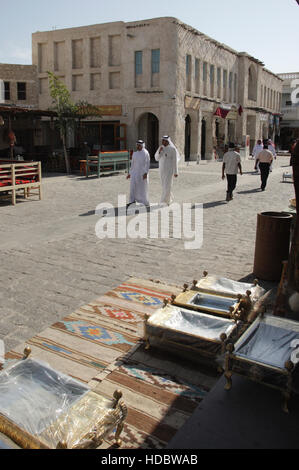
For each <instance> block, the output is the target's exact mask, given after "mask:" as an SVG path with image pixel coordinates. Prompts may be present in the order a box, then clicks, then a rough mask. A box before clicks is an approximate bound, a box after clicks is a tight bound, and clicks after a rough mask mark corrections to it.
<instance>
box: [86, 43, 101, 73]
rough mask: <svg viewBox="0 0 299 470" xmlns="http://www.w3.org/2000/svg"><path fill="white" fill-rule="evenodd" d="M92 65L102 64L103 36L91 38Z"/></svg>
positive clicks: (98, 65)
mask: <svg viewBox="0 0 299 470" xmlns="http://www.w3.org/2000/svg"><path fill="white" fill-rule="evenodd" d="M89 55H90V67H91V68H96V67H100V66H101V38H100V37H96V38H90V40H89Z"/></svg>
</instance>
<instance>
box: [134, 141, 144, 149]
mask: <svg viewBox="0 0 299 470" xmlns="http://www.w3.org/2000/svg"><path fill="white" fill-rule="evenodd" d="M136 145H142V150H143V149H145V142H144V141H143V140H137V142H136Z"/></svg>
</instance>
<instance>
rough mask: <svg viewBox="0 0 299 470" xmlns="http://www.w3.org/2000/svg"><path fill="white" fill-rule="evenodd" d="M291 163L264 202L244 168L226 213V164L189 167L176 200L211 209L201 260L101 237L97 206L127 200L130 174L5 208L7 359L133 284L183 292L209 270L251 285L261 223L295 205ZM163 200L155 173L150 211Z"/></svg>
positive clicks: (58, 179) (1, 322)
mask: <svg viewBox="0 0 299 470" xmlns="http://www.w3.org/2000/svg"><path fill="white" fill-rule="evenodd" d="M288 163H289V158H288V157H278V159H277V160H276V161H275V163H274V169H273V172H272V173H271V174H270V176H269V180H268V187H267V189H266V191H265V192H261V191H260V190H259V189H258V188H259V187H260V177H259V176H258V175H257V174H256V173H254V172H253V166H254V163H253V161H252V160H247V161H245V162H243V171H244V175H243V176H240V175H239V176H238V185H237V189H236V191H235V194H234V200H233V201H231V202H229V203H227V202H225V195H226V182H225V181H222V179H221V166H222V163H220V162H214V161H212V162H201V163H200V164H198V165H197V164H196V163H195V162H192V163H191V164H189V165H187V164H185V165H184V166H182V167H181V169H180V176H179V178H178V179H177V180H176V181H175V184H174V195H175V200H176V201H177V202H179V203H183V202H190V203H203V204H204V211H203V213H204V215H203V217H204V229H203V245H202V248H201V249H197V250H186V249H185V248H184V240H182V239H175V238H171V239H150V238H147V239H139V240H133V239H105V240H99V239H98V238H97V237H96V235H95V225H96V223H97V221H98V220H99V215H96V214H95V212H94V211H95V209H96V206H97V205H98V204H100V203H102V202H109V203H111V204H113V205H117V202H118V194H127V195H128V193H129V182H128V181H127V180H126V177H125V175H124V174H123V173H122V174H117V175H113V176H106V177H102V178H101V179H100V180H98V179H96V178H90V179H88V180H87V179H86V178H83V177H80V176H74V175H73V176H69V177H67V176H65V175H61V176H60V175H58V176H57V175H55V176H49V177H44V179H43V200H42V201H38V200H37V198H34V199H36V200H33V198H31V200H28V201H24V200H22V198H18V202H17V205H16V206H15V207H13V206H12V205H11V204H9V203H6V202H0V215H1V225H0V253H1V271H0V339H3V340H4V341H5V349H6V351H7V350H9V349H11V348H13V347H15V346H16V345H17V344H19V343H21V342H23V341H25V340H26V339H28V338H30V337H32V336H34V335H35V334H37V333H38V332H40V331H42V330H43V329H44V328H46V327H47V326H49V325H51V324H52V323H54V322H56V321H58V320H59V319H62V318H63V317H64V316H65V315H66V314H68V313H71V312H72V311H74V309H76V308H78V307H80V306H82V305H84V304H86V303H88V302H90V301H92V300H93V299H95V298H97V297H99V296H100V295H102V294H103V293H105V292H106V291H107V290H110V289H112V288H114V287H116V286H117V285H118V284H120V283H121V282H123V281H124V280H126V279H127V278H128V277H130V276H136V277H141V278H148V279H159V280H161V281H165V282H168V283H174V284H179V285H183V283H184V282H191V281H192V280H193V279H196V278H199V277H200V276H201V274H202V272H203V271H204V270H208V271H209V272H210V273H215V274H219V275H223V276H227V277H231V278H233V279H237V280H239V279H242V278H245V277H247V276H249V275H250V274H251V273H252V269H253V261H254V248H255V235H256V218H257V213H259V212H263V211H281V210H286V209H287V207H288V204H289V199H290V198H292V197H294V187H293V184H292V183H290V182H287V183H283V182H282V173H283V172H284V171H288V172H290V171H291V167H289V166H288ZM159 196H160V181H159V174H158V169H152V170H151V173H150V200H151V203H152V204H155V203H158V202H159ZM153 212H154V209H153ZM122 220H123V219H122ZM126 220H128V221H129V220H132V217H130V216H128V218H127V219H126ZM118 223H121V217H118Z"/></svg>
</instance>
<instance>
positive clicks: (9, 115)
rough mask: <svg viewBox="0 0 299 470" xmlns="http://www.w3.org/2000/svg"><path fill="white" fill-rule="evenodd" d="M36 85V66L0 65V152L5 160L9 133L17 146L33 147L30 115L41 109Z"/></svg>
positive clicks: (33, 129)
mask: <svg viewBox="0 0 299 470" xmlns="http://www.w3.org/2000/svg"><path fill="white" fill-rule="evenodd" d="M37 83H38V82H37V69H36V67H35V66H34V65H16V64H0V117H1V124H2V125H0V151H1V150H2V149H3V155H4V156H5V152H6V150H5V149H7V148H8V147H9V139H8V133H9V130H10V129H13V131H14V133H15V135H16V136H17V144H18V146H20V147H21V146H22V147H27V148H30V149H32V148H33V146H34V143H35V142H34V135H35V124H36V123H35V121H34V120H33V119H32V115H31V114H30V111H31V110H34V109H37V107H38V89H37ZM22 110H23V112H21V111H22ZM29 115H30V116H29Z"/></svg>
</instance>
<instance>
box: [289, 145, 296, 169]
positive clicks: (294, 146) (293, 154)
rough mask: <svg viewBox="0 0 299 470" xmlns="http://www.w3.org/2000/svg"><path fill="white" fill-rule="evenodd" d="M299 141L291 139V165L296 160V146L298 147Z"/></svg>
mask: <svg viewBox="0 0 299 470" xmlns="http://www.w3.org/2000/svg"><path fill="white" fill-rule="evenodd" d="M297 142H298V139H293V140H292V141H291V144H290V147H289V152H290V154H291V158H290V166H292V165H293V160H294V157H295V148H296V145H297Z"/></svg>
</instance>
